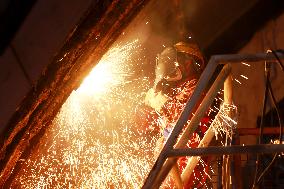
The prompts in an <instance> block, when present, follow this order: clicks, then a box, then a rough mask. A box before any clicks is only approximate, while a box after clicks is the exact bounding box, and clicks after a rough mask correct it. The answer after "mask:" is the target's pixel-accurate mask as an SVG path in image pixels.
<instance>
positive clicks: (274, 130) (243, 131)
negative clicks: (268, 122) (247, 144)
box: [237, 127, 284, 136]
mask: <svg viewBox="0 0 284 189" xmlns="http://www.w3.org/2000/svg"><path fill="white" fill-rule="evenodd" d="M237 131H238V134H239V136H246V135H259V128H238V129H237ZM282 132H284V128H283V129H282ZM279 133H280V128H279V127H264V128H263V134H264V135H278V134H279Z"/></svg>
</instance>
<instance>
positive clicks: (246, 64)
mask: <svg viewBox="0 0 284 189" xmlns="http://www.w3.org/2000/svg"><path fill="white" fill-rule="evenodd" d="M242 64H243V65H245V66H248V67H250V64H248V63H245V62H242Z"/></svg>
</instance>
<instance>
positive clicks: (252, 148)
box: [168, 144, 284, 157]
mask: <svg viewBox="0 0 284 189" xmlns="http://www.w3.org/2000/svg"><path fill="white" fill-rule="evenodd" d="M278 152H284V144H258V145H247V146H239V145H238V146H226V147H222V146H210V147H205V148H184V149H173V150H170V151H168V157H182V156H209V155H224V154H257V153H265V154H270V153H278Z"/></svg>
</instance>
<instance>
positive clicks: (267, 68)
mask: <svg viewBox="0 0 284 189" xmlns="http://www.w3.org/2000/svg"><path fill="white" fill-rule="evenodd" d="M269 77H270V65H269V63H267V62H266V61H265V92H264V98H263V105H262V114H261V119H260V125H259V139H258V143H259V144H261V143H262V136H263V118H264V116H265V112H266V103H267V96H268V90H269V82H268V81H269ZM259 162H260V155H259V154H257V156H256V166H255V174H254V180H253V186H252V188H255V186H256V184H257V180H258V179H257V173H258V169H259V165H260V163H259Z"/></svg>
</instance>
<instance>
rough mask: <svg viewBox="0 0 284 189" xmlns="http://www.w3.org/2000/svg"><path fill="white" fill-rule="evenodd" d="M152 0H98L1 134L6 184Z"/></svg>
mask: <svg viewBox="0 0 284 189" xmlns="http://www.w3.org/2000/svg"><path fill="white" fill-rule="evenodd" d="M147 2H148V0H113V1H110V0H108V1H95V2H94V3H93V5H92V7H91V8H90V9H89V11H88V12H87V13H86V15H85V18H84V19H83V20H82V21H81V22H80V24H79V25H78V26H77V28H76V29H75V30H74V31H73V32H72V33H71V34H70V35H69V37H68V39H67V41H66V43H65V45H64V46H63V48H62V49H61V51H60V52H59V53H58V54H57V55H56V56H55V58H54V60H53V62H52V63H51V64H49V65H48V67H47V68H46V70H45V72H44V73H43V74H42V76H41V77H40V79H39V80H38V82H37V84H36V85H35V86H34V87H33V88H32V89H31V91H30V92H29V93H28V94H27V96H26V97H25V99H24V100H23V102H22V103H21V105H20V106H19V107H18V109H17V111H16V112H15V114H14V115H13V117H12V118H11V120H10V121H9V123H8V125H7V127H6V128H5V130H4V131H3V133H2V134H1V138H0V146H1V151H0V158H1V160H0V187H3V186H4V184H5V182H6V180H7V179H8V178H9V177H10V175H11V173H12V172H13V171H14V172H15V170H14V168H15V165H16V164H17V161H18V160H19V158H20V157H21V156H22V155H23V154H29V153H30V151H31V150H32V147H33V145H34V144H36V143H37V141H38V140H39V138H40V137H41V136H42V135H43V133H44V131H45V129H46V128H47V127H48V126H49V125H50V123H51V121H52V120H53V119H54V117H55V116H56V114H57V112H58V111H59V109H60V107H61V106H62V104H63V103H64V102H65V100H66V99H67V97H68V96H69V95H70V93H71V92H72V90H74V89H76V88H77V87H78V86H79V84H80V83H81V81H82V79H83V78H84V77H85V76H86V75H87V74H88V73H89V71H90V70H91V68H92V67H93V66H94V63H97V62H98V61H99V60H100V58H101V57H102V56H103V54H104V53H105V52H106V51H107V50H108V48H109V47H110V46H111V45H112V44H113V43H114V41H115V40H116V38H117V37H118V36H119V35H120V33H121V32H122V30H123V29H124V28H125V27H126V26H127V25H128V24H129V23H130V21H131V20H132V19H133V18H134V17H135V16H136V15H137V13H138V12H139V11H140V10H141V8H142V7H143V6H144V5H145V4H146V3H147Z"/></svg>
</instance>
